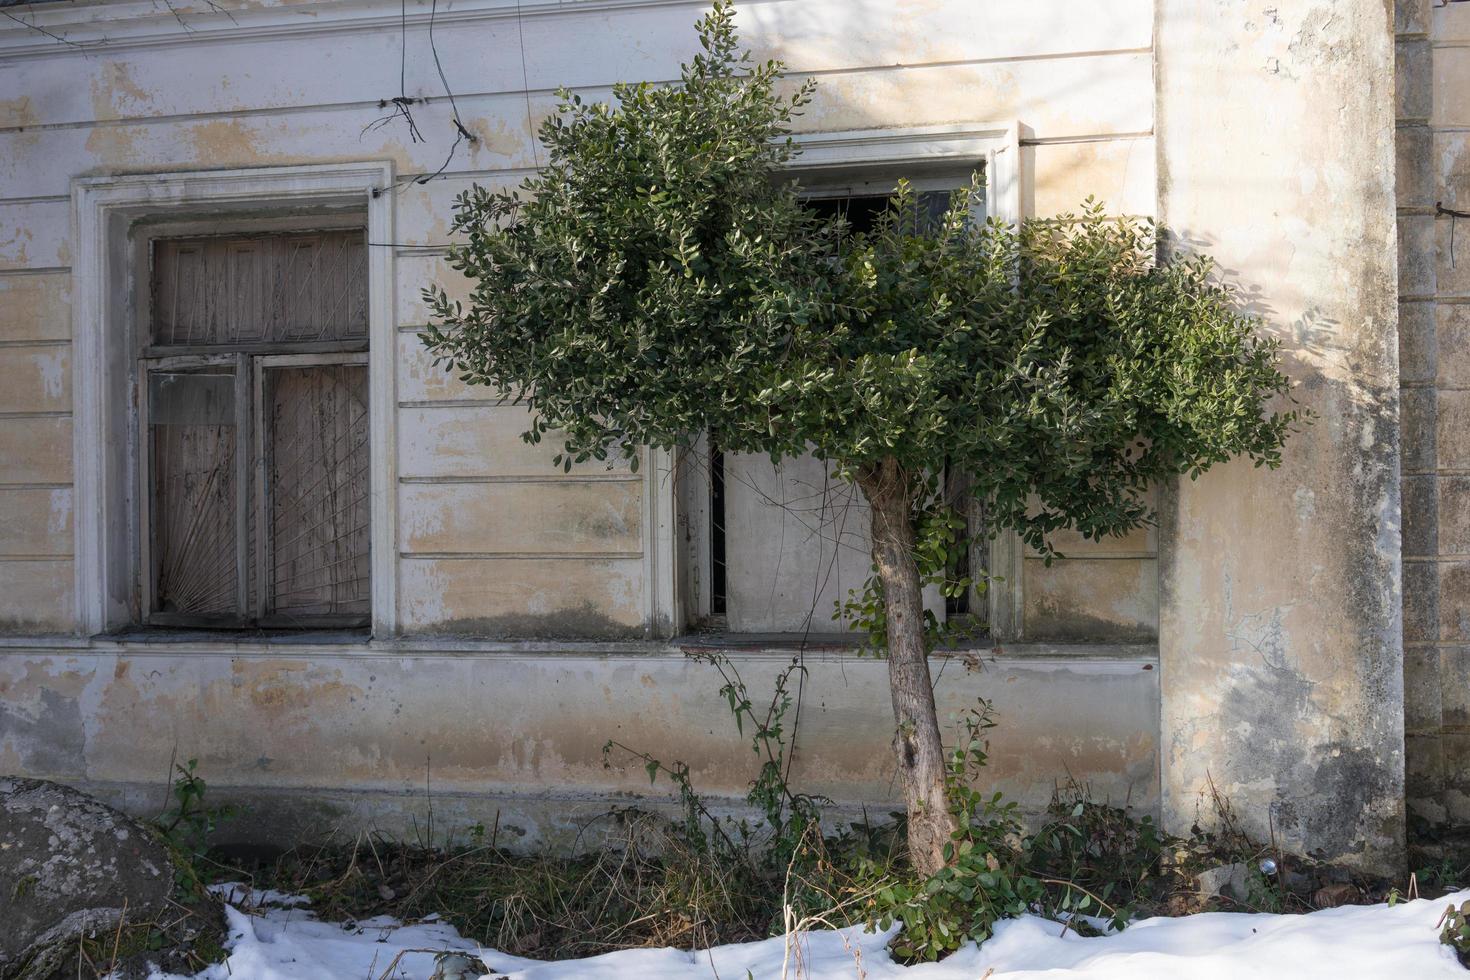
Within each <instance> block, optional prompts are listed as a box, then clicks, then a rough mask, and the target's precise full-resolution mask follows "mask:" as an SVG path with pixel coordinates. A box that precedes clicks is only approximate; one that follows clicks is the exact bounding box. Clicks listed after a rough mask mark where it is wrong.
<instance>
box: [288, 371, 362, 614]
mask: <svg viewBox="0 0 1470 980" xmlns="http://www.w3.org/2000/svg"><path fill="white" fill-rule="evenodd" d="M324 360H325V359H324ZM264 370H265V377H264V384H263V392H264V405H263V408H264V410H265V425H266V429H267V437H266V440H265V442H266V446H265V452H266V459H265V470H266V473H267V487H266V494H267V503H266V508H265V509H266V511H267V512H268V514H269V527H268V529H267V533H268V540H267V548H266V560H265V563H264V564H265V578H266V585H267V589H268V593H267V602H266V607H267V618H268V619H269V620H270V621H272V622H277V623H281V624H288V623H299V622H304V621H307V620H310V621H313V622H322V621H330V622H332V623H335V624H340V625H348V624H356V623H361V622H366V620H367V616H368V613H369V609H370V606H369V603H370V599H371V594H372V590H371V588H370V582H369V568H370V565H369V541H370V535H369V511H370V506H369V498H368V492H369V466H368V397H367V396H368V382H367V367H366V365H365V364H362V363H317V364H300V365H296V364H290V365H281V366H267V367H266V368H265V369H264Z"/></svg>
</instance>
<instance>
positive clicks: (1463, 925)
mask: <svg viewBox="0 0 1470 980" xmlns="http://www.w3.org/2000/svg"><path fill="white" fill-rule="evenodd" d="M1437 925H1438V926H1440V931H1439V941H1440V942H1442V943H1444V944H1445V945H1446V946H1448V947H1449V948H1450V949H1453V950H1454V951H1455V956H1456V957H1458V958H1459V960H1460V962H1461V963H1462V964H1464V965H1466V966H1470V902H1461V903H1460V904H1459V906H1454V905H1450V906H1447V907H1446V908H1445V910H1444V915H1442V916H1440V917H1439V922H1438V923H1437Z"/></svg>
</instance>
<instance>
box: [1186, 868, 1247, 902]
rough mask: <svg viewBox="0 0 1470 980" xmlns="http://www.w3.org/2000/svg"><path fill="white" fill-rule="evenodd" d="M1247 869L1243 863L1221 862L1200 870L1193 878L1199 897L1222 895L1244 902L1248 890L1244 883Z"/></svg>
mask: <svg viewBox="0 0 1470 980" xmlns="http://www.w3.org/2000/svg"><path fill="white" fill-rule="evenodd" d="M1248 873H1249V869H1248V868H1246V866H1245V865H1243V864H1222V865H1220V866H1219V867H1218V868H1211V869H1210V870H1208V871H1202V872H1200V874H1199V876H1198V877H1197V878H1195V883H1196V884H1197V885H1198V886H1199V894H1200V897H1201V898H1214V897H1215V896H1216V895H1224V896H1225V897H1226V898H1231V899H1234V900H1235V901H1237V902H1244V901H1245V900H1246V898H1247V897H1248V896H1249V894H1250V891H1249V889H1248V887H1247V885H1246V875H1247V874H1248Z"/></svg>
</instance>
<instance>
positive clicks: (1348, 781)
mask: <svg viewBox="0 0 1470 980" xmlns="http://www.w3.org/2000/svg"><path fill="white" fill-rule="evenodd" d="M1157 44H1158V126H1159V213H1160V217H1161V219H1162V220H1163V221H1164V223H1165V224H1166V225H1168V226H1169V227H1171V228H1172V229H1174V230H1175V231H1177V232H1178V233H1179V234H1180V235H1181V236H1182V239H1183V240H1182V241H1180V242H1178V243H1176V247H1177V248H1179V249H1188V248H1191V247H1193V246H1194V245H1195V244H1196V243H1198V244H1201V245H1203V246H1205V247H1206V248H1208V249H1209V250H1210V251H1211V252H1212V253H1213V254H1214V255H1215V256H1216V257H1217V258H1218V260H1219V262H1220V264H1221V266H1222V268H1223V269H1224V270H1226V272H1227V273H1228V274H1229V275H1231V276H1232V277H1233V278H1234V279H1235V280H1236V281H1237V282H1238V283H1239V284H1240V285H1241V286H1242V289H1243V298H1244V299H1245V300H1246V301H1247V302H1249V304H1250V305H1251V307H1252V308H1253V309H1254V310H1255V311H1256V312H1258V313H1259V314H1261V315H1262V316H1263V317H1264V318H1265V321H1266V324H1267V329H1268V330H1269V331H1270V332H1271V333H1273V334H1274V335H1275V336H1277V337H1279V338H1280V339H1281V341H1282V343H1283V345H1284V352H1285V357H1286V363H1287V366H1288V370H1289V372H1290V373H1291V374H1292V375H1293V377H1294V378H1295V379H1296V380H1297V382H1298V388H1297V390H1296V395H1297V397H1298V399H1300V401H1301V402H1302V403H1303V404H1304V405H1305V406H1306V407H1308V408H1310V409H1312V410H1313V411H1314V412H1315V413H1316V414H1317V419H1316V422H1315V423H1314V424H1313V425H1312V426H1311V427H1310V428H1308V429H1307V430H1306V431H1304V432H1302V433H1300V434H1299V435H1297V436H1296V437H1295V438H1294V439H1292V440H1291V442H1290V444H1289V446H1288V448H1287V450H1286V455H1285V462H1284V465H1283V466H1282V468H1281V469H1280V470H1279V471H1277V472H1268V471H1265V470H1256V469H1252V468H1251V467H1250V466H1249V465H1248V464H1231V465H1229V466H1225V467H1221V468H1219V469H1217V470H1215V471H1212V472H1211V473H1210V474H1209V475H1208V476H1207V477H1205V478H1203V479H1201V480H1200V481H1198V482H1189V481H1181V484H1180V486H1179V488H1178V494H1177V499H1176V502H1175V505H1174V506H1173V507H1172V508H1170V511H1169V517H1170V520H1169V523H1168V525H1167V526H1166V528H1165V531H1164V534H1163V541H1162V542H1161V548H1160V550H1161V554H1162V555H1163V556H1164V568H1163V569H1162V573H1161V576H1160V580H1161V583H1162V588H1163V596H1162V607H1161V615H1160V636H1161V640H1160V658H1161V666H1162V670H1163V676H1162V678H1161V681H1162V685H1163V688H1162V691H1163V699H1162V706H1163V714H1162V721H1163V724H1162V752H1163V801H1164V818H1165V825H1166V827H1167V828H1168V829H1171V830H1175V831H1179V830H1185V829H1187V828H1188V827H1189V825H1190V823H1191V822H1192V821H1194V820H1195V819H1196V816H1197V813H1198V811H1199V807H1200V803H1201V794H1202V793H1203V792H1204V791H1205V789H1206V787H1207V785H1208V784H1209V782H1210V780H1213V782H1214V784H1215V786H1217V787H1218V788H1219V789H1220V791H1221V792H1222V793H1223V794H1224V795H1225V796H1226V797H1227V798H1228V799H1229V800H1230V801H1231V803H1232V804H1233V806H1234V808H1235V810H1236V812H1237V814H1238V815H1239V816H1240V817H1241V818H1242V820H1243V821H1244V822H1245V825H1246V826H1247V827H1248V828H1249V829H1250V830H1251V831H1252V832H1254V833H1255V834H1256V835H1257V836H1259V837H1261V838H1265V836H1266V835H1267V833H1268V831H1269V830H1270V829H1273V828H1274V832H1275V834H1276V836H1277V838H1278V839H1279V840H1283V841H1284V842H1285V843H1286V844H1287V845H1288V846H1290V847H1293V848H1312V847H1323V848H1325V849H1326V850H1327V852H1328V853H1329V854H1331V855H1333V856H1334V857H1340V858H1342V859H1344V860H1348V861H1352V862H1355V863H1358V864H1361V865H1363V866H1367V867H1375V868H1380V869H1390V868H1394V867H1398V866H1400V865H1401V862H1402V858H1403V846H1404V809H1403V794H1404V775H1403V774H1404V760H1403V744H1404V743H1403V645H1402V637H1401V619H1400V604H1399V603H1400V600H1399V595H1400V555H1399V522H1398V516H1399V472H1398V471H1399V438H1398V424H1397V423H1398V364H1397V332H1396V329H1395V328H1396V308H1395V307H1396V304H1395V300H1396V293H1395V253H1394V186H1393V178H1394V161H1393V135H1394V120H1393V109H1392V106H1393V71H1392V65H1393V61H1392V58H1393V45H1392V28H1391V26H1390V11H1389V10H1388V6H1387V5H1385V3H1384V2H1383V0H1333V2H1326V0H1321V2H1304V3H1294V4H1282V3H1275V2H1268V0H1220V2H1218V3H1211V4H1199V3H1197V2H1194V0H1160V2H1159V4H1158V34H1157ZM1206 815H1207V816H1208V814H1206Z"/></svg>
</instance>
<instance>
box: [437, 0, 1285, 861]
mask: <svg viewBox="0 0 1470 980" xmlns="http://www.w3.org/2000/svg"><path fill="white" fill-rule="evenodd" d="M698 35H699V43H700V46H701V48H702V50H701V51H700V53H698V54H697V55H696V56H695V57H694V58H693V59H692V60H691V61H690V62H689V63H688V64H687V65H686V66H685V67H684V69H683V72H682V77H681V80H680V83H679V84H676V85H672V86H662V85H652V84H647V83H639V84H624V85H619V86H617V87H615V90H614V95H613V100H612V101H611V102H609V103H588V102H584V101H583V100H582V99H581V98H580V97H578V96H576V95H573V94H571V93H569V92H565V91H563V92H562V93H561V99H562V103H561V106H560V111H559V112H558V113H557V114H555V115H553V116H551V117H550V118H549V119H548V120H547V121H546V122H545V123H544V124H543V126H542V128H541V130H540V140H541V143H542V145H543V146H544V147H545V150H546V166H545V167H544V168H543V169H542V170H541V171H540V172H539V173H538V174H537V175H536V176H533V177H531V178H529V179H527V180H526V181H525V183H524V184H523V186H522V187H521V188H520V189H519V190H518V191H514V192H508V193H498V192H491V191H488V190H485V189H483V188H478V187H477V188H474V189H472V190H470V191H468V192H466V193H465V194H463V195H461V196H460V198H459V199H458V200H457V202H456V206H455V211H454V218H453V228H454V230H455V232H457V233H459V234H460V235H462V236H463V239H462V244H458V245H456V246H455V247H454V248H452V249H451V251H450V258H449V261H450V264H451V266H453V267H454V268H455V269H457V270H459V271H460V272H462V273H464V274H465V275H466V276H467V277H468V278H469V279H470V281H471V284H472V291H471V293H470V295H469V299H468V302H467V303H462V302H459V301H456V300H452V299H450V298H449V296H448V295H447V294H446V293H445V292H444V291H443V290H442V289H437V288H436V289H430V290H429V291H427V299H428V301H429V303H430V306H431V310H432V313H433V319H434V321H435V325H434V326H433V327H431V328H430V329H429V330H428V331H427V332H426V334H425V335H424V342H425V343H426V344H427V346H428V349H429V350H430V352H431V353H432V354H433V355H434V356H435V357H436V358H437V359H438V360H439V361H441V362H447V363H448V364H450V365H452V367H453V369H454V370H456V371H457V372H458V373H459V375H460V376H461V377H462V378H463V379H464V380H465V381H466V382H468V383H470V384H475V385H484V386H488V387H489V388H491V389H493V390H494V391H496V392H497V393H498V394H499V395H500V396H501V397H503V398H505V399H510V400H518V401H519V402H521V403H522V404H524V405H525V406H526V407H527V409H529V411H530V416H529V422H528V428H527V431H526V433H525V438H526V439H527V440H528V441H529V442H532V443H539V442H540V441H542V440H543V439H548V438H549V439H551V440H553V441H554V442H555V443H556V444H557V446H558V448H559V452H558V453H557V455H556V462H557V463H558V464H559V465H561V466H563V467H565V468H566V469H570V468H571V467H572V466H573V465H575V464H578V463H585V462H587V461H589V460H608V459H612V458H619V457H620V458H623V459H626V460H627V461H628V462H629V463H630V464H631V465H632V466H634V467H635V468H636V467H637V465H638V463H639V460H640V455H641V453H642V451H643V448H644V447H654V448H657V449H660V450H668V451H671V452H673V453H675V454H684V453H687V452H688V451H689V450H690V449H691V447H692V446H694V445H695V442H696V439H697V438H698V437H699V435H700V434H701V433H708V435H709V437H710V438H711V439H712V440H713V441H714V442H715V443H716V444H718V445H719V446H720V447H721V448H722V449H723V450H725V451H726V452H738V453H761V454H765V455H767V456H769V457H770V458H771V459H772V461H780V460H782V459H789V458H792V457H796V456H800V455H802V454H805V453H808V452H810V453H812V454H813V455H814V456H816V457H817V458H818V459H820V460H823V461H825V462H826V463H828V464H830V465H831V466H832V467H833V469H834V470H835V472H836V473H837V475H838V477H839V478H840V479H843V480H846V481H848V482H850V483H851V484H853V485H855V486H856V487H857V488H858V489H859V490H860V491H861V492H862V495H863V497H864V498H865V500H866V502H867V503H868V505H869V508H870V512H871V520H872V527H871V540H872V558H873V566H874V576H873V581H872V583H871V585H870V587H869V590H868V596H867V602H866V604H867V605H868V606H869V607H871V608H872V609H873V612H874V615H873V616H872V617H869V621H868V624H867V625H868V626H869V628H870V629H872V630H874V632H876V633H878V634H879V636H880V637H881V641H882V647H883V653H884V655H885V656H886V657H887V660H888V666H889V679H890V688H891V692H892V702H893V711H894V716H895V738H894V748H895V756H896V760H897V765H898V771H899V775H900V779H901V784H902V787H903V792H904V798H905V802H906V808H907V813H908V847H909V850H910V853H911V857H912V860H913V864H914V866H915V868H917V869H919V870H920V871H922V872H924V873H927V874H933V873H936V872H938V871H939V870H940V869H942V868H944V867H946V866H948V865H950V864H952V863H953V862H954V861H955V856H954V850H953V844H954V842H955V840H956V834H957V833H959V832H960V831H961V830H962V828H961V827H960V826H959V824H958V823H957V821H956V817H955V815H954V814H955V806H954V804H955V800H954V799H953V798H952V780H950V779H949V778H948V768H947V764H946V762H947V753H946V751H945V749H944V746H943V744H942V741H941V736H940V726H939V720H938V718H937V716H936V712H935V703H934V695H933V683H932V678H931V676H930V670H929V654H930V653H931V652H932V649H933V644H934V642H935V638H936V637H935V631H934V629H933V628H932V627H933V625H934V624H933V623H932V617H931V618H930V619H929V620H926V616H925V611H924V606H923V601H922V598H921V590H922V587H923V584H924V581H925V579H926V577H931V578H932V577H934V576H940V577H941V578H943V577H944V576H945V575H946V574H947V573H945V572H944V571H943V569H942V567H941V565H942V563H940V564H938V565H937V564H936V563H935V562H933V561H932V560H930V559H931V558H932V556H933V555H934V554H935V553H936V551H939V552H942V551H943V550H944V549H943V547H942V546H940V545H937V544H936V539H935V535H949V536H951V537H952V536H953V534H954V526H955V525H954V521H953V520H952V519H951V518H952V517H953V515H952V513H950V512H949V510H948V509H949V508H950V507H952V506H953V502H952V501H946V500H944V499H942V498H941V495H940V494H939V493H938V492H937V490H938V477H937V474H939V473H941V472H943V471H944V470H945V468H946V467H950V468H955V469H957V470H959V471H961V472H963V473H965V474H966V476H967V477H968V485H969V490H968V492H969V493H970V494H973V495H974V496H975V497H976V498H978V500H979V502H980V503H981V505H982V506H983V508H984V511H985V514H986V527H985V528H984V530H983V532H980V533H984V534H988V535H995V534H1000V533H1018V534H1020V536H1021V537H1022V538H1024V539H1025V541H1026V542H1027V543H1028V544H1030V545H1031V546H1032V547H1035V548H1037V549H1040V550H1041V552H1042V553H1043V554H1044V555H1050V554H1052V551H1051V542H1050V535H1051V533H1052V532H1054V531H1056V530H1058V529H1062V528H1071V529H1075V530H1077V531H1079V532H1081V533H1082V534H1083V535H1085V536H1087V537H1089V538H1098V537H1104V536H1108V535H1118V534H1123V533H1125V532H1127V531H1129V530H1130V529H1132V528H1135V527H1138V526H1139V525H1141V524H1144V523H1147V522H1148V521H1150V520H1151V519H1152V514H1151V513H1150V510H1149V505H1148V503H1147V498H1146V491H1147V490H1148V488H1149V487H1150V486H1152V485H1154V484H1156V483H1157V482H1159V481H1162V480H1167V479H1169V478H1171V477H1174V476H1176V475H1181V474H1187V475H1189V476H1190V477H1191V478H1193V477H1197V476H1199V475H1200V474H1201V473H1202V472H1204V471H1205V470H1206V469H1207V468H1209V467H1210V466H1212V465H1214V464H1216V463H1222V462H1225V461H1226V460H1229V459H1231V458H1233V457H1237V456H1244V457H1246V458H1248V459H1249V460H1251V461H1252V462H1254V463H1255V464H1256V465H1265V466H1272V467H1274V466H1276V465H1278V463H1279V462H1280V449H1281V446H1282V443H1283V440H1284V439H1285V438H1286V435H1287V433H1288V431H1289V430H1290V429H1291V428H1292V426H1293V424H1294V423H1295V422H1297V421H1298V418H1299V415H1298V413H1297V412H1296V411H1294V410H1289V409H1284V410H1279V411H1278V410H1273V409H1272V408H1271V407H1270V404H1271V402H1272V400H1273V399H1276V398H1277V397H1278V396H1284V395H1286V394H1287V392H1288V388H1289V382H1288V380H1287V378H1286V377H1285V376H1284V375H1283V374H1282V373H1281V372H1280V371H1279V370H1278V368H1277V349H1276V344H1275V343H1274V342H1272V341H1270V340H1266V339H1262V338H1260V337H1259V336H1258V333H1257V330H1256V327H1257V324H1256V323H1255V322H1254V321H1253V320H1251V319H1250V318H1248V317H1246V316H1244V315H1242V314H1240V313H1239V312H1237V310H1236V307H1235V305H1234V303H1233V300H1232V296H1231V294H1230V293H1229V292H1228V291H1227V290H1226V289H1224V288H1222V287H1221V286H1220V285H1218V284H1217V283H1216V282H1215V281H1214V280H1213V279H1212V277H1211V268H1210V264H1209V262H1208V261H1207V260H1206V259H1204V258H1198V257H1193V258H1188V257H1186V258H1171V259H1167V260H1159V258H1158V255H1159V252H1160V248H1159V239H1158V237H1157V236H1156V233H1155V229H1154V227H1153V226H1152V225H1150V224H1149V223H1147V222H1143V221H1133V220H1122V219H1111V218H1108V217H1106V216H1105V215H1104V213H1103V211H1102V210H1101V209H1100V208H1098V207H1089V208H1087V209H1086V210H1084V211H1083V212H1082V213H1081V214H1079V215H1069V216H1065V217H1064V218H1062V219H1060V220H1051V221H1030V222H1026V223H1023V224H1022V225H1021V226H1019V227H1010V226H1005V225H1002V224H999V223H995V222H989V223H986V224H983V225H977V224H975V223H973V222H971V221H970V219H969V215H970V214H971V210H972V209H971V205H972V202H973V199H974V196H975V195H976V194H978V193H979V188H978V185H977V186H976V187H974V188H971V189H969V190H967V191H962V192H960V193H958V194H956V195H955V197H954V200H953V203H952V207H951V208H950V210H949V211H948V213H947V214H946V215H945V216H944V217H943V218H942V219H941V220H940V221H939V222H938V223H937V225H936V224H935V223H934V222H932V221H928V220H921V219H920V218H919V216H918V209H917V207H916V205H915V198H914V195H913V194H912V192H911V191H910V190H909V189H908V188H907V187H906V186H904V185H900V188H899V192H898V193H897V194H896V195H895V198H894V200H893V203H892V205H891V207H890V208H889V209H888V211H887V212H886V213H885V215H884V216H883V217H882V218H881V219H880V220H879V222H878V224H877V227H876V228H875V229H874V230H873V231H872V232H870V233H866V234H855V233H853V231H852V230H851V229H850V228H847V227H846V226H845V225H844V223H843V222H842V221H841V220H840V219H838V220H827V219H823V218H820V217H819V216H818V215H817V214H816V213H815V212H814V211H812V210H810V209H808V208H807V207H805V206H804V205H803V203H802V201H801V198H800V196H799V192H798V188H797V187H796V186H795V184H794V182H793V181H792V180H790V179H785V178H783V176H782V175H783V167H784V166H785V164H786V163H787V162H788V161H789V160H790V159H791V157H792V156H793V155H794V154H795V153H796V146H795V144H794V142H793V140H792V139H791V137H790V135H789V133H790V130H791V128H792V125H793V123H794V121H795V119H796V117H797V116H798V115H799V114H800V112H801V111H802V109H803V107H804V106H805V105H806V104H807V102H808V101H809V99H810V98H811V93H812V90H813V83H810V82H808V83H806V84H804V85H802V86H799V87H796V88H795V89H786V88H783V86H782V81H781V72H782V66H781V65H780V64H779V63H776V62H766V63H761V64H757V63H754V62H753V61H752V60H751V58H750V56H749V55H748V54H744V53H742V52H741V50H740V45H739V40H738V37H737V34H736V30H735V25H734V11H733V8H732V6H731V4H730V3H729V2H727V0H720V2H717V3H716V5H715V7H714V9H713V11H712V12H710V13H709V14H708V15H707V16H706V17H704V18H703V19H702V20H701V21H700V23H699V25H698ZM926 556H927V557H926ZM951 588H953V583H951ZM859 601H862V600H859Z"/></svg>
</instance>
